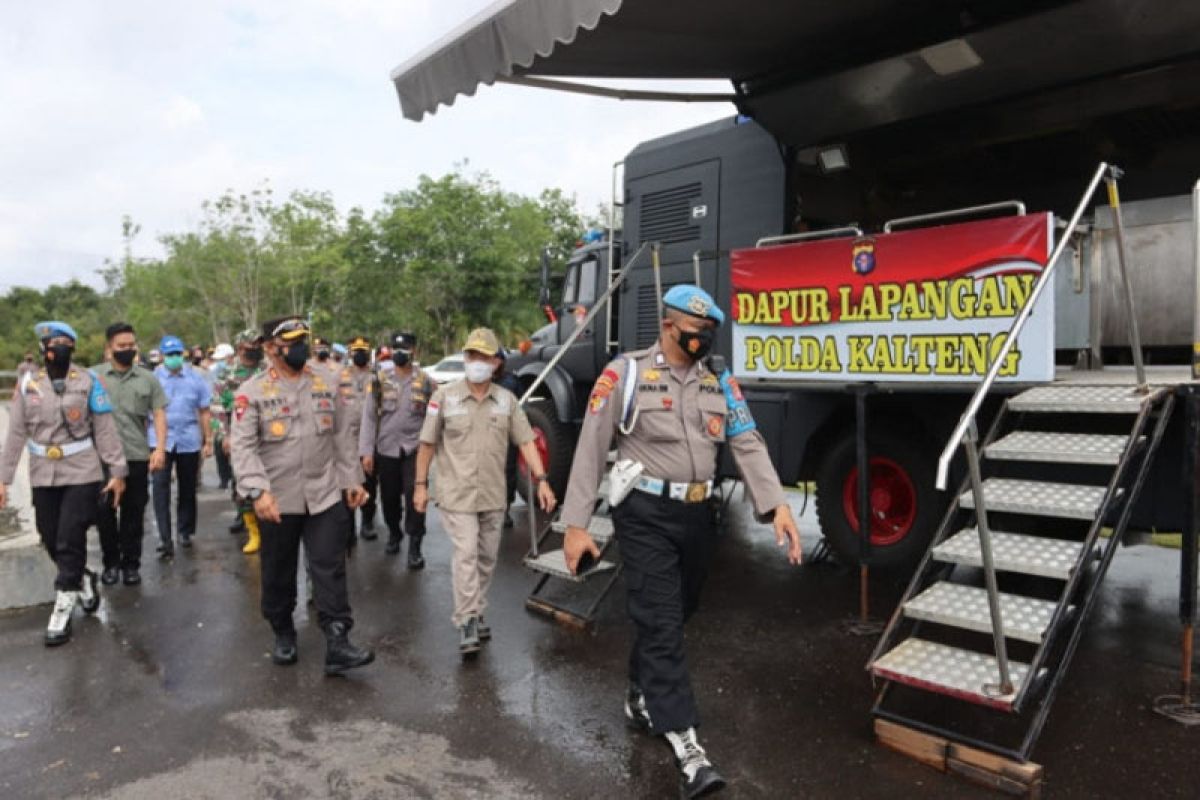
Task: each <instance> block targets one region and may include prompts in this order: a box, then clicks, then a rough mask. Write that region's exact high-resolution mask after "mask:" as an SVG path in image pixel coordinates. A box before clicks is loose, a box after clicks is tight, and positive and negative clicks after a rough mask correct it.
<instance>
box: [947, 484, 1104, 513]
mask: <svg viewBox="0 0 1200 800" xmlns="http://www.w3.org/2000/svg"><path fill="white" fill-rule="evenodd" d="M1104 491H1105V487H1103V486H1086V485H1082V484H1076V483H1049V482H1046V481H1023V480H1016V479H1013V478H988V479H987V480H985V481H984V482H983V502H984V504H985V505H986V506H987V510H988V511H989V512H992V511H1007V512H1010V513H1013V514H1035V515H1037V516H1041V517H1063V518H1066V519H1086V520H1092V519H1095V518H1096V512H1097V511H1099V510H1100V503H1101V501H1102V500H1103V499H1104ZM1118 492H1120V490H1119V489H1118ZM958 502H959V504H960V505H961V506H962V507H963V508H974V507H975V496H974V495H973V494H972V493H971V491H970V490H969V489H968V490H967V491H966V492H963V494H962V496H961V497H959V498H958Z"/></svg>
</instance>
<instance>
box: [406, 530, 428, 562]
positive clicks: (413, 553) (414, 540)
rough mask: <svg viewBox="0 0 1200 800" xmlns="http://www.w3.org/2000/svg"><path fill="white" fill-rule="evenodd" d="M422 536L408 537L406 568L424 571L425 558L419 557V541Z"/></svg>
mask: <svg viewBox="0 0 1200 800" xmlns="http://www.w3.org/2000/svg"><path fill="white" fill-rule="evenodd" d="M424 538H425V537H424V536H410V537H408V568H409V569H425V556H423V555H421V541H422V540H423V539H424Z"/></svg>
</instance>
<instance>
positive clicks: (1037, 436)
mask: <svg viewBox="0 0 1200 800" xmlns="http://www.w3.org/2000/svg"><path fill="white" fill-rule="evenodd" d="M1128 441H1129V437H1128V436H1120V435H1106V434H1099V433H1042V432H1040V431H1015V432H1013V433H1010V434H1009V435H1007V436H1005V437H1004V438H1003V439H1001V440H1000V441H998V442H996V443H994V444H991V445H988V447H987V450H986V452H985V454H986V455H987V457H988V458H994V459H999V460H1001V461H1049V462H1055V463H1061V464H1106V465H1112V466H1116V464H1117V463H1118V462H1119V461H1120V460H1121V454H1122V453H1124V452H1125V444H1126V443H1127V442H1128Z"/></svg>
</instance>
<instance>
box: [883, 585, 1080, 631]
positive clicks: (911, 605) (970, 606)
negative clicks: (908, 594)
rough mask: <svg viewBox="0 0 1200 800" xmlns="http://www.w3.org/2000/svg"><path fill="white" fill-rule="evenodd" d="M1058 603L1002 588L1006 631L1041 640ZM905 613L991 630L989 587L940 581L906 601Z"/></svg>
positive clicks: (962, 626)
mask: <svg viewBox="0 0 1200 800" xmlns="http://www.w3.org/2000/svg"><path fill="white" fill-rule="evenodd" d="M1056 607H1057V605H1056V604H1055V603H1052V602H1050V601H1048V600H1038V599H1035V598H1032V597H1024V596H1022V595H1018V594H1006V593H1004V592H1001V593H1000V619H1001V620H1002V621H1003V623H1004V635H1005V636H1008V637H1010V638H1013V639H1020V640H1021V641H1024V642H1032V643H1033V644H1040V643H1041V641H1042V637H1043V636H1044V635H1045V633H1046V629H1047V628H1048V627H1049V626H1050V620H1051V619H1052V618H1053V617H1054V609H1055V608H1056ZM904 614H905V616H907V617H909V618H911V619H923V620H926V621H928V622H936V623H938V624H941V625H950V626H953V627H955V628H962V629H965V630H969V631H978V632H979V633H991V632H992V618H991V613H990V611H989V610H988V597H987V590H986V589H982V588H979V587H975V586H964V585H963V584H960V583H948V582H946V581H940V582H938V583H935V584H933V585H932V586H930V587H929V588H928V589H926V590H925V591H923V592H921V594H919V595H917V596H916V597H914V598H913V599H912V600H909V601H908V602H907V603H905V604H904Z"/></svg>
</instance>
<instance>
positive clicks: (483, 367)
mask: <svg viewBox="0 0 1200 800" xmlns="http://www.w3.org/2000/svg"><path fill="white" fill-rule="evenodd" d="M463 369H464V371H465V372H466V374H467V381H468V382H470V383H487V382H488V381H490V380H491V379H492V373H493V372H495V371H496V368H495V367H493V366H492V365H491V364H490V363H488V362H487V361H468V362H467V363H466V366H465V367H464V368H463Z"/></svg>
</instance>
